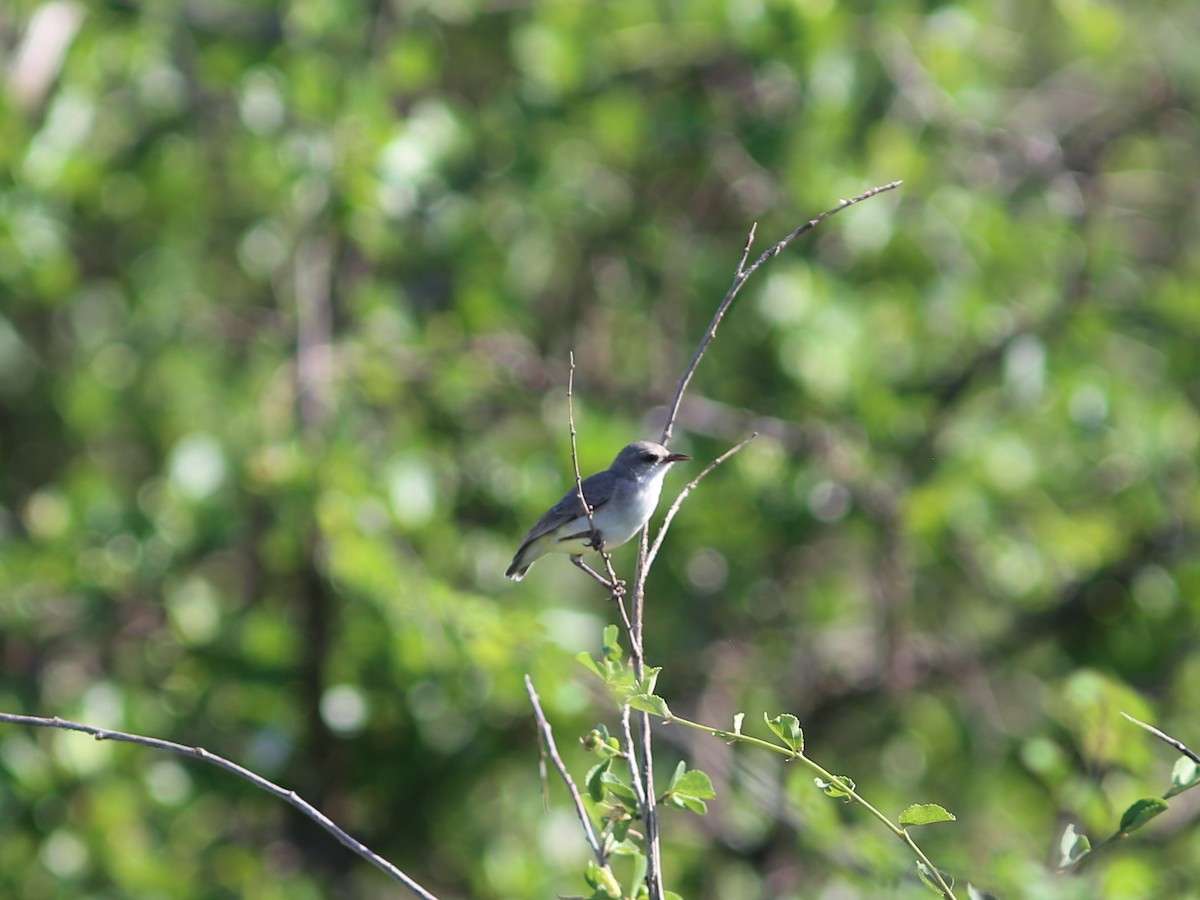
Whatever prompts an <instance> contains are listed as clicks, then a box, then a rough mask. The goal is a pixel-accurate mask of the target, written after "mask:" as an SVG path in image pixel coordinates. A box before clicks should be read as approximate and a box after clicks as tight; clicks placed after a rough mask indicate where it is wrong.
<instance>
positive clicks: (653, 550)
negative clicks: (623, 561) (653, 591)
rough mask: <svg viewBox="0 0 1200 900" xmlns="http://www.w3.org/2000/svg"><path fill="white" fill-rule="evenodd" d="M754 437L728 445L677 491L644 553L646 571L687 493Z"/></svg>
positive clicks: (652, 563)
mask: <svg viewBox="0 0 1200 900" xmlns="http://www.w3.org/2000/svg"><path fill="white" fill-rule="evenodd" d="M756 437H758V432H757V431H755V432H753V433H751V434H750V436H749V437H747V438H745V439H744V440H742V441H741V442H739V443H738V444H736V445H735V446H733V447H730V448H729V449H728V450H726V451H725V452H724V453H722V454H721V455H720V456H718V457H717V458H716V459H714V460H713V461H712V462H710V463H709V464H708V465H707V466H705V467H704V469H703V471H701V472H700V474H699V475H697V476H696V477H695V478H693V479H692V480H691V481H689V482H688V483H687V486H686V487H685V488H684V489H683V490H682V491H680V492H679V496H678V497H676V498H675V502H674V503H672V504H671V508H670V509H668V510H667V515H666V517H665V518H664V519H663V523H662V525H660V526H659V527H658V534H656V535H655V536H654V543H653V544H651V545H650V550H649V552H648V553H647V554H646V571H649V570H650V566H652V565H654V560H655V558H656V557H657V556H658V550H659V548H660V547H661V546H662V542H663V538H665V537H666V536H667V529H668V528H669V527H670V526H671V522H672V520H674V518H675V514H676V513H678V512H679V508H680V507H681V506H682V505H683V501H684V500H686V499H687V495H688V494H690V493H691V492H692V491H693V490H695V489H696V485H698V484H699V483H700V481H701V480H702V479H703V478H704V477H705V476H706V475H707V474H708V473H709V472H711V471H712V470H713V469H715V468H716V467H717V466H719V465H721V463H723V462H725V460H727V459H729V457H731V456H733V454H735V453H737V452H738V451H739V450H741V449H742V448H743V447H745V446H746V445H747V444H749V443H750V442H751V441H752V440H754V439H755V438H756Z"/></svg>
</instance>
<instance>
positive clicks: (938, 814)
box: [900, 803, 957, 825]
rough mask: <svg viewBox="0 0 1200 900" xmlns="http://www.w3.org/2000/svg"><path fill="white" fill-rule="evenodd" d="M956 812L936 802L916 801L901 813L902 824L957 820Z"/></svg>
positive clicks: (926, 823) (925, 823)
mask: <svg viewBox="0 0 1200 900" xmlns="http://www.w3.org/2000/svg"><path fill="white" fill-rule="evenodd" d="M955 821H957V819H955V817H954V813H952V812H950V811H948V810H946V809H943V808H942V807H940V806H938V805H937V804H936V803H914V804H913V805H912V806H910V807H909V808H908V809H906V810H905V811H904V812H902V813H900V824H901V825H933V824H934V823H935V822H955Z"/></svg>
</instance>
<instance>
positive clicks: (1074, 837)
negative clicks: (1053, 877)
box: [1058, 823, 1092, 869]
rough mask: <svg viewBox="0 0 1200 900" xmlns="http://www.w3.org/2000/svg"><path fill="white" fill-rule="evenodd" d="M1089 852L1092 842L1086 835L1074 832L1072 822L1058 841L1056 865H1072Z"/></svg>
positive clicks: (1062, 867) (1063, 867)
mask: <svg viewBox="0 0 1200 900" xmlns="http://www.w3.org/2000/svg"><path fill="white" fill-rule="evenodd" d="M1091 852H1092V842H1091V841H1089V840H1088V837H1087V835H1086V834H1079V833H1078V832H1076V831H1075V825H1074V823H1070V824H1068V825H1067V829H1066V831H1064V832H1063V836H1062V840H1060V841H1059V842H1058V867H1059V868H1060V869H1065V868H1067V867H1068V866H1073V865H1075V863H1077V862H1079V860H1080V859H1082V858H1083V857H1085V856H1087V855H1088V854H1089V853H1091Z"/></svg>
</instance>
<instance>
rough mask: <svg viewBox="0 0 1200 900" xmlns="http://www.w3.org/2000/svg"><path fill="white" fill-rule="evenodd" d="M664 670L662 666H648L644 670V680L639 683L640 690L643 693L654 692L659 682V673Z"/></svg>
mask: <svg viewBox="0 0 1200 900" xmlns="http://www.w3.org/2000/svg"><path fill="white" fill-rule="evenodd" d="M661 671H662V666H646V668H645V669H643V670H642V680H641V682H640V683H639V684H638V690H639V691H640V692H641V693H643V694H653V693H654V688H655V686H656V685H657V684H658V673H659V672H661Z"/></svg>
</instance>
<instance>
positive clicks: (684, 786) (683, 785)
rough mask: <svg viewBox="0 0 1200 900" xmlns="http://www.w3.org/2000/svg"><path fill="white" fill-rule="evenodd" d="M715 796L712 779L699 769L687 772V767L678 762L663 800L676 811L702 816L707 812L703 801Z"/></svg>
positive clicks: (706, 806)
mask: <svg viewBox="0 0 1200 900" xmlns="http://www.w3.org/2000/svg"><path fill="white" fill-rule="evenodd" d="M715 796H717V792H716V791H715V790H713V786H712V779H710V778H709V777H708V776H707V775H706V774H704V773H703V772H701V771H700V770H699V769H692V770H691V771H687V765H686V764H685V763H684V762H683V761H680V763H679V765H678V766H676V767H675V774H674V775H673V776H672V777H671V784H670V786H669V787H668V788H667V790H666V792H665V793H664V794H663V800H664V801H665V802H666V803H667V804H669V805H670V806H673V807H675V808H676V809H688V810H691V811H692V812H694V813H696V815H699V816H702V815H704V814H705V813H707V812H708V804H706V803H705V802H704V801H705V800H711V799H713V798H714V797H715Z"/></svg>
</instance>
